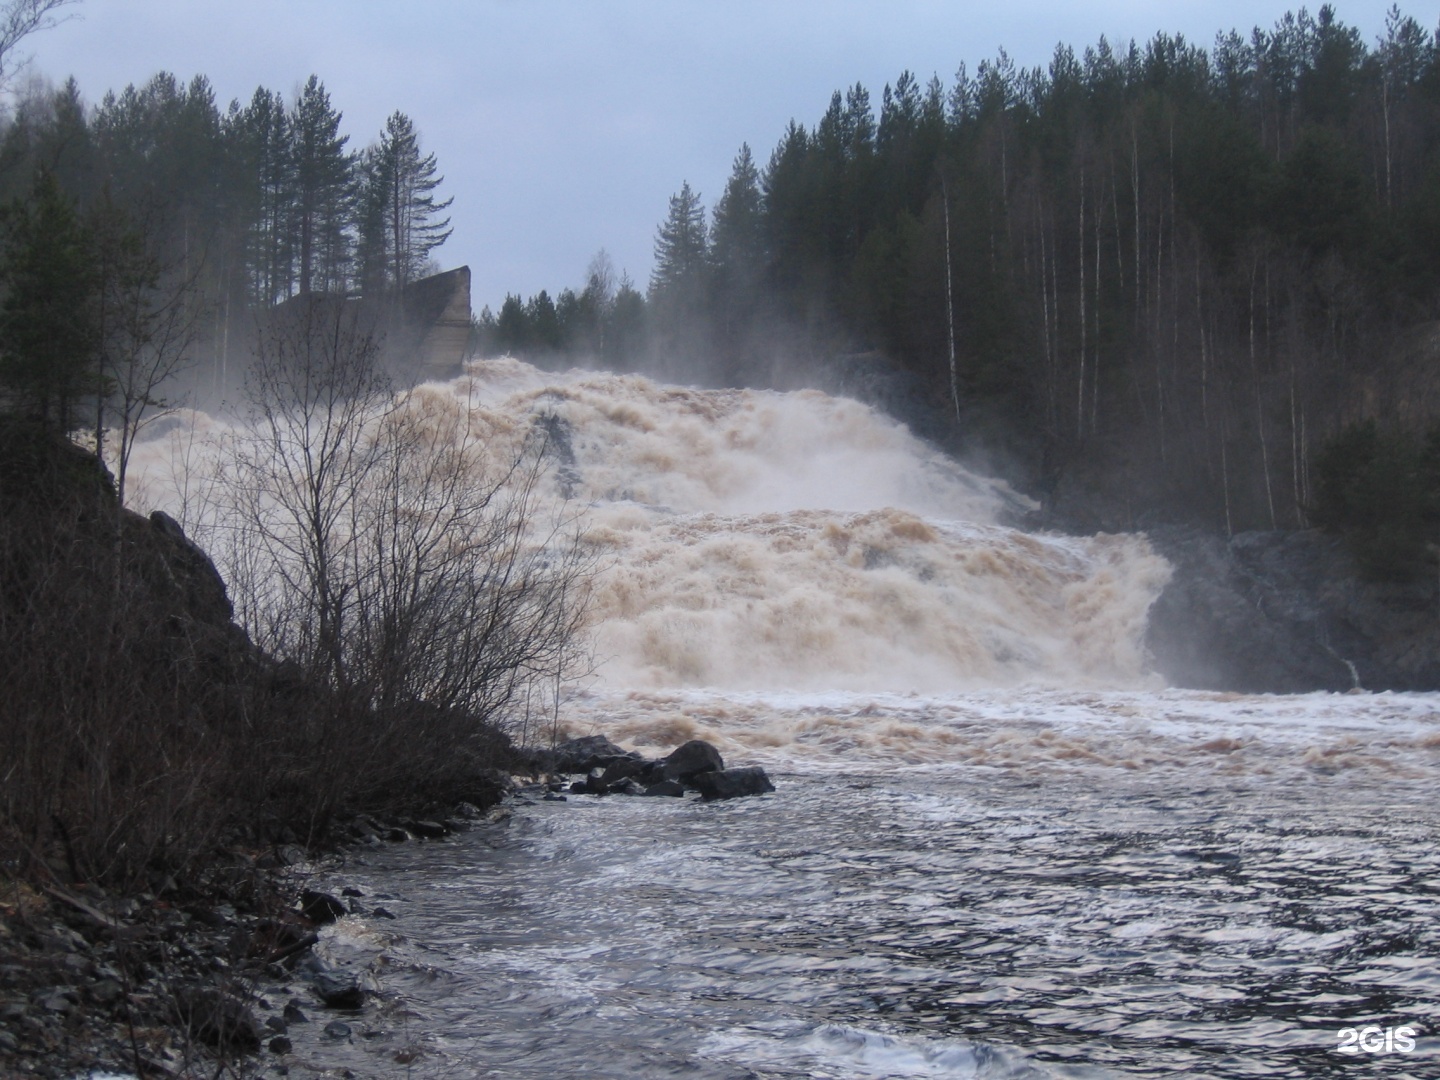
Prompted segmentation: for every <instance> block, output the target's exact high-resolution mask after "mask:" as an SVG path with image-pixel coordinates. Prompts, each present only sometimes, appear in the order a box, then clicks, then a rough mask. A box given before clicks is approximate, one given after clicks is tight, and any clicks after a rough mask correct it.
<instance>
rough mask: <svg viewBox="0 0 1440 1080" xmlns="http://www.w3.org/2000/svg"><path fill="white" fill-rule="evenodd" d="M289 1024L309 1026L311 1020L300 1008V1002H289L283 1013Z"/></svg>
mask: <svg viewBox="0 0 1440 1080" xmlns="http://www.w3.org/2000/svg"><path fill="white" fill-rule="evenodd" d="M281 1015H282V1016H283V1017H285V1023H287V1024H308V1023H309V1022H310V1018H309V1017H308V1016H306V1015H305V1010H304V1009H302V1008H300V1003H299V1002H298V1001H287V1002H286V1003H285V1011H284V1012H283V1013H281Z"/></svg>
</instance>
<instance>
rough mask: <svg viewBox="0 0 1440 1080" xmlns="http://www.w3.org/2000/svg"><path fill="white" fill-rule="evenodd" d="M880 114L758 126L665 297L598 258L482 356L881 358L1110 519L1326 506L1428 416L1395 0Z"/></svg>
mask: <svg viewBox="0 0 1440 1080" xmlns="http://www.w3.org/2000/svg"><path fill="white" fill-rule="evenodd" d="M876 105H877V103H876V102H875V101H874V100H873V99H872V97H871V95H870V93H869V92H868V91H867V89H866V88H865V87H864V86H861V85H858V84H857V85H855V86H852V87H850V88H849V89H846V90H844V91H837V92H836V93H835V94H834V95H833V96H832V98H831V100H830V102H829V106H828V108H826V110H825V112H824V114H823V115H822V116H821V117H820V118H819V120H818V121H817V122H815V123H814V124H813V125H811V126H809V127H807V126H805V125H803V124H800V123H797V122H793V121H792V122H791V124H790V125H789V126H788V127H787V129H786V130H785V131H784V133H783V134H782V135H781V137H780V140H779V142H778V144H777V145H776V146H775V148H774V149H773V151H772V152H771V153H770V155H769V158H768V160H766V161H765V162H764V163H763V164H762V163H760V162H757V161H756V159H755V157H754V156H753V155H752V153H751V151H750V149H749V147H748V146H746V147H742V148H741V150H740V152H739V154H738V155H737V157H736V158H735V163H734V169H733V171H732V173H731V175H730V177H729V180H728V181H727V183H726V185H725V188H724V190H723V191H721V192H720V193H719V195H718V198H716V199H715V200H714V204H713V207H712V208H711V209H710V210H709V211H708V213H707V210H706V208H705V206H704V204H703V202H702V199H701V196H700V193H698V192H695V191H693V190H692V189H691V188H690V186H689V185H688V184H686V185H684V186H682V187H681V189H680V191H679V193H678V194H676V195H675V196H674V197H673V198H672V199H671V200H670V205H669V211H668V214H667V215H666V217H665V219H664V221H663V222H662V223H661V225H660V227H659V230H658V233H657V237H656V244H655V256H656V262H655V270H654V275H653V277H652V279H651V281H650V283H649V288H648V291H647V293H646V295H645V296H644V297H641V296H640V294H639V293H638V292H637V291H636V290H634V289H633V288H630V289H625V288H620V289H617V288H615V287H614V286H613V283H611V282H609V279H608V278H607V275H606V273H604V272H603V271H605V270H606V267H605V265H604V264H603V261H602V264H601V266H600V267H599V268H598V269H599V270H600V271H602V272H600V273H596V272H594V271H595V270H596V268H595V267H592V272H591V274H590V275H589V278H588V280H587V282H586V284H585V286H584V288H583V289H582V290H580V291H579V292H576V291H575V290H573V289H569V290H565V291H563V292H561V293H560V294H559V297H558V298H555V299H552V298H551V297H550V296H549V295H548V294H546V293H541V294H538V295H537V296H534V297H531V298H530V299H529V300H528V301H522V300H521V298H519V297H516V296H511V297H507V298H506V300H505V303H504V305H503V306H502V307H501V309H500V310H499V312H498V313H494V314H491V313H489V312H487V313H485V314H484V315H482V318H481V326H480V329H481V337H482V342H483V344H484V346H485V347H487V348H490V349H494V350H509V351H513V352H516V353H518V354H521V355H528V356H532V357H544V356H546V355H556V354H558V355H560V356H568V357H576V358H578V357H583V356H584V355H587V354H594V353H597V352H598V354H599V355H600V356H601V357H602V358H603V359H604V360H606V361H607V362H610V363H616V364H619V365H620V366H631V367H647V368H648V367H656V366H661V367H662V368H663V366H664V364H665V363H666V362H667V361H668V360H670V359H671V358H673V357H677V356H682V357H684V358H685V359H686V361H687V362H689V363H690V364H691V365H692V367H691V370H692V371H693V372H695V373H696V375H695V377H697V378H700V379H704V380H708V381H713V382H730V383H752V384H765V383H766V382H768V381H771V380H774V379H775V378H776V377H777V376H776V371H777V369H781V370H783V367H784V365H786V364H788V363H797V362H798V363H800V364H802V365H806V366H808V367H810V368H814V367H817V366H818V367H820V368H821V369H823V368H824V367H826V366H827V365H834V364H836V363H837V362H841V363H845V364H850V365H853V362H854V354H857V353H867V352H873V353H875V354H878V356H877V357H876V358H874V359H875V362H876V363H879V364H881V365H885V364H893V365H898V366H899V367H901V368H902V369H904V370H906V371H908V372H909V373H911V374H912V375H913V376H918V378H919V379H920V380H921V381H922V384H923V386H924V387H925V394H926V397H927V399H928V401H929V403H930V405H931V406H932V407H933V408H932V410H931V415H932V417H938V418H941V419H940V422H939V425H938V427H933V426H932V434H935V435H937V436H938V437H939V438H940V439H941V440H942V441H944V442H946V443H947V444H948V445H950V446H952V447H959V448H969V449H975V448H977V447H985V448H988V449H989V450H990V451H991V452H992V454H996V455H998V457H997V460H998V461H999V462H1000V463H1002V464H1004V465H1008V467H1009V469H1010V471H1011V473H1012V475H1014V476H1016V477H1017V478H1018V479H1020V481H1021V482H1022V483H1023V484H1024V485H1025V486H1026V487H1027V488H1028V489H1029V490H1030V491H1031V492H1032V493H1035V494H1037V495H1039V496H1040V497H1041V498H1042V499H1045V500H1047V501H1048V502H1050V503H1051V504H1052V506H1053V507H1054V508H1055V509H1056V511H1057V512H1058V513H1059V514H1060V515H1061V519H1062V520H1068V521H1069V522H1071V523H1072V524H1087V523H1088V524H1090V525H1092V526H1104V527H1110V528H1121V527H1123V528H1133V527H1136V526H1144V525H1145V524H1147V523H1153V522H1155V521H1158V520H1187V521H1192V522H1200V523H1203V524H1205V525H1208V526H1211V527H1216V528H1220V529H1224V530H1228V531H1238V530H1241V529H1248V528H1276V527H1279V528H1286V527H1295V526H1300V525H1304V524H1307V523H1311V521H1312V518H1313V511H1314V507H1315V503H1316V499H1317V497H1318V496H1319V494H1320V491H1319V488H1321V487H1324V485H1321V484H1319V483H1318V479H1319V478H1318V477H1317V474H1316V468H1317V462H1318V461H1320V455H1319V451H1320V450H1321V448H1322V447H1324V446H1325V445H1326V444H1327V443H1328V442H1329V441H1331V440H1332V438H1333V437H1334V436H1336V434H1337V433H1339V432H1341V431H1342V430H1344V429H1345V428H1346V426H1347V425H1348V424H1350V423H1352V422H1354V421H1358V420H1361V419H1364V418H1366V417H1375V416H1378V417H1379V418H1380V420H1381V422H1382V423H1384V424H1393V423H1395V422H1397V421H1401V420H1404V421H1405V422H1408V423H1411V424H1412V425H1422V426H1423V425H1424V424H1425V423H1426V422H1428V419H1429V407H1428V406H1427V405H1426V404H1425V402H1426V400H1428V398H1433V396H1434V390H1433V388H1431V387H1430V386H1429V383H1428V382H1427V381H1426V378H1427V376H1426V374H1425V372H1426V370H1427V369H1428V368H1432V367H1433V361H1434V360H1435V359H1436V358H1437V349H1436V346H1435V344H1434V342H1433V340H1432V339H1433V330H1432V329H1430V328H1432V327H1433V321H1434V320H1435V319H1436V318H1437V315H1440V291H1437V286H1440V66H1437V50H1436V37H1435V34H1434V33H1432V32H1431V31H1430V30H1429V29H1427V28H1425V27H1423V26H1421V25H1420V24H1419V23H1418V22H1417V21H1416V20H1415V19H1413V18H1411V17H1409V16H1406V15H1403V14H1402V13H1401V12H1400V11H1399V10H1398V9H1392V10H1391V12H1390V14H1389V15H1388V17H1387V19H1386V22H1385V27H1384V31H1383V34H1381V35H1380V36H1379V37H1378V39H1377V40H1376V41H1374V42H1367V41H1366V40H1365V39H1364V38H1363V37H1362V35H1361V34H1360V32H1359V31H1358V30H1356V29H1355V28H1353V27H1350V26H1347V25H1345V24H1344V23H1343V22H1342V21H1341V20H1340V18H1339V17H1338V16H1337V14H1336V13H1335V11H1334V9H1333V8H1332V7H1330V6H1328V5H1327V6H1324V7H1322V8H1320V9H1319V11H1318V13H1316V14H1314V15H1311V14H1309V13H1308V12H1307V11H1305V10H1303V9H1302V10H1301V11H1300V12H1299V13H1297V14H1290V15H1286V16H1285V17H1284V18H1283V19H1281V20H1280V21H1279V22H1278V23H1277V24H1276V25H1275V26H1274V27H1273V28H1271V29H1268V30H1267V29H1259V28H1257V29H1255V30H1253V31H1252V32H1251V33H1250V34H1248V35H1243V34H1241V33H1237V32H1233V31H1232V32H1229V33H1222V34H1220V35H1219V36H1218V37H1217V38H1216V40H1215V42H1214V44H1213V45H1212V46H1211V47H1210V48H1208V49H1207V48H1204V47H1201V46H1198V45H1195V44H1192V43H1190V42H1188V41H1186V40H1185V39H1184V38H1182V37H1180V36H1176V35H1170V34H1164V33H1161V34H1159V35H1157V36H1156V37H1155V38H1154V39H1153V40H1151V41H1149V42H1148V43H1145V44H1143V45H1141V44H1135V43H1130V44H1128V45H1124V46H1120V47H1116V46H1114V45H1112V44H1111V43H1108V42H1107V41H1106V40H1105V39H1103V38H1102V39H1100V41H1099V42H1098V43H1096V44H1095V45H1093V46H1090V47H1087V48H1084V49H1083V50H1082V51H1078V52H1077V51H1076V50H1075V49H1074V48H1072V47H1070V46H1068V45H1061V46H1059V47H1058V48H1057V49H1056V50H1055V53H1054V56H1053V59H1052V60H1051V61H1050V63H1049V64H1048V66H1045V67H1036V68H1031V69H1024V68H1020V67H1017V66H1016V65H1015V64H1014V62H1013V61H1012V60H1011V59H1010V58H1009V57H1008V56H1007V55H1006V54H1005V53H1004V52H1001V54H1000V55H999V56H998V58H996V59H994V60H987V61H985V62H982V63H981V64H979V66H978V67H977V68H976V69H975V70H974V72H973V73H972V72H970V71H969V70H968V69H967V68H966V67H965V66H964V65H962V66H961V67H960V69H959V71H958V73H957V74H956V76H955V78H954V79H953V80H952V81H951V82H950V83H948V84H945V83H942V82H941V80H940V79H938V78H931V79H930V80H929V81H928V82H922V81H920V80H919V79H917V78H916V77H915V76H914V75H912V74H911V73H909V72H905V73H902V74H901V75H900V76H899V77H898V78H897V79H896V80H895V82H894V83H893V84H890V85H887V86H885V87H884V89H883V90H882V92H881V94H880V98H879V102H878V109H877V108H876ZM671 370H673V368H672V369H671ZM1427 395H1428V398H1427ZM1352 441H1353V440H1352ZM1367 445H1374V444H1367ZM1333 458H1334V455H1332V456H1331V458H1329V459H1325V462H1323V463H1325V464H1326V467H1327V468H1330V469H1331V470H1332V471H1333V470H1335V469H1337V468H1339V469H1340V470H1341V471H1342V472H1343V471H1344V468H1345V466H1344V465H1343V463H1341V464H1337V463H1336V462H1335V461H1334V460H1333ZM1334 488H1335V485H1334V484H1331V485H1330V489H1334ZM1332 516H1333V515H1332Z"/></svg>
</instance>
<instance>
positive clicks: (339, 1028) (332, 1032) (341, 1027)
mask: <svg viewBox="0 0 1440 1080" xmlns="http://www.w3.org/2000/svg"><path fill="white" fill-rule="evenodd" d="M325 1037H326V1038H327V1039H348V1038H350V1025H349V1024H347V1023H344V1022H343V1021H340V1020H331V1021H330V1023H328V1024H326V1025H325Z"/></svg>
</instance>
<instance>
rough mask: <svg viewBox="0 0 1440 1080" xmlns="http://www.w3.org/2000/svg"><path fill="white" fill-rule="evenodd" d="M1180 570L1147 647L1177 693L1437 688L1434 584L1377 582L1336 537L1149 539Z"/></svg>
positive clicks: (1166, 532)
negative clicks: (1360, 568)
mask: <svg viewBox="0 0 1440 1080" xmlns="http://www.w3.org/2000/svg"><path fill="white" fill-rule="evenodd" d="M1149 535H1150V540H1151V543H1152V544H1153V545H1154V547H1155V549H1156V550H1157V551H1158V552H1160V554H1162V555H1164V556H1165V557H1166V558H1167V559H1168V560H1169V561H1170V563H1171V565H1172V566H1173V567H1174V569H1175V573H1174V577H1173V578H1172V579H1171V581H1170V583H1169V585H1167V586H1166V588H1165V590H1164V592H1163V593H1162V594H1161V595H1160V597H1159V599H1157V600H1156V601H1155V604H1154V605H1153V606H1152V607H1151V609H1150V620H1149V627H1148V630H1147V633H1146V645H1147V647H1148V648H1149V650H1150V653H1151V656H1152V657H1153V662H1154V666H1155V669H1156V670H1157V671H1158V672H1159V673H1160V674H1161V675H1163V676H1164V677H1165V679H1166V681H1167V682H1169V683H1171V684H1172V685H1175V686H1183V687H1191V688H1196V689H1207V690H1233V691H1240V692H1245V693H1303V692H1306V691H1313V690H1332V691H1342V690H1350V689H1353V688H1357V687H1359V688H1363V689H1366V690H1426V689H1435V688H1437V687H1440V594H1437V587H1436V582H1435V581H1433V580H1427V581H1421V582H1413V583H1406V584H1393V583H1380V582H1371V581H1366V580H1364V579H1362V578H1361V577H1360V576H1359V574H1358V573H1357V572H1356V569H1355V565H1354V563H1353V560H1352V559H1351V558H1350V556H1349V555H1348V553H1347V552H1346V551H1345V549H1344V546H1343V545H1342V543H1341V541H1340V540H1339V539H1338V538H1336V537H1333V536H1330V535H1328V534H1325V533H1322V532H1319V531H1316V530H1307V531H1302V532H1263V533H1241V534H1240V535H1238V536H1236V537H1234V538H1233V539H1231V540H1229V541H1226V540H1225V539H1224V538H1223V537H1217V536H1212V535H1209V534H1205V533H1201V532H1198V531H1195V530H1188V529H1176V528H1162V529H1155V530H1152V531H1151V532H1150V534H1149Z"/></svg>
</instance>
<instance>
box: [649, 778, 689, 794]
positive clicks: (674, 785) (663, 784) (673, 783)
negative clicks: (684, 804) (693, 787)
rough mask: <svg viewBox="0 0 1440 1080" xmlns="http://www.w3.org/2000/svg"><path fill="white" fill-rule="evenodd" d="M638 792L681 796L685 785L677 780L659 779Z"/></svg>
mask: <svg viewBox="0 0 1440 1080" xmlns="http://www.w3.org/2000/svg"><path fill="white" fill-rule="evenodd" d="M640 794H642V795H674V796H680V797H683V796H684V794H685V785H684V784H682V783H680V781H679V780H661V781H660V782H659V783H658V784H651V785H650V786H649V787H647V788H646V789H645V790H644V791H642V792H641V793H640Z"/></svg>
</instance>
